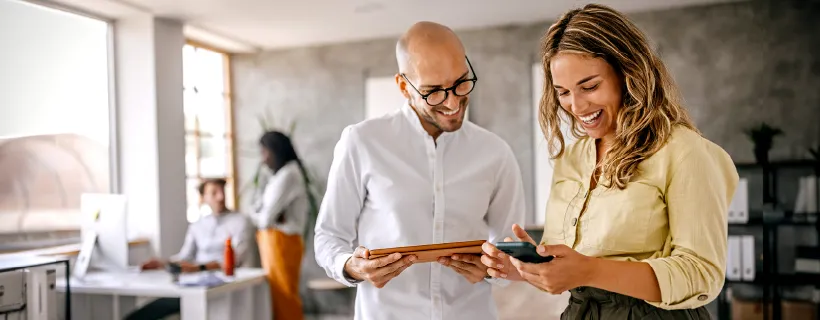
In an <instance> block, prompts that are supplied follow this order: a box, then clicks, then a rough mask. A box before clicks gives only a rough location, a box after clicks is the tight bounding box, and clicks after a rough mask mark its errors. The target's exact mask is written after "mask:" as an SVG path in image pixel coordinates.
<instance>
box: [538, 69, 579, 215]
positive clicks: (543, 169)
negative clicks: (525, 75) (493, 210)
mask: <svg viewBox="0 0 820 320" xmlns="http://www.w3.org/2000/svg"><path fill="white" fill-rule="evenodd" d="M532 83H533V87H532V101H533V106H532V112H533V113H532V114H533V117H532V119H533V121H534V123H533V126H532V135H533V139H532V141H533V143H534V145H533V150H535V180H534V181H535V189H534V190H535V205H534V207H535V213H534V214H535V220H534V221H535V223H536V224H538V225H543V224H544V218H545V214H546V211H547V200H549V197H550V187H551V186H552V169H553V162H554V161H553V160H551V159H550V158H549V149H548V145H547V140H546V138H544V134H543V133H542V132H541V125H540V124H539V123H538V105H539V103H540V102H541V92H542V91H543V88H542V87H543V86H544V70H543V69H542V68H541V64H540V63H536V64H534V65H533V66H532ZM561 132H562V133H563V134H564V139H566V140H565V141H564V142H565V143H564V145H569V144H571V143H574V142H575V138H574V137H572V135H571V134H570V133H569V122H564V123H562V125H561Z"/></svg>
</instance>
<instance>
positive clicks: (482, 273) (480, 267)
mask: <svg viewBox="0 0 820 320" xmlns="http://www.w3.org/2000/svg"><path fill="white" fill-rule="evenodd" d="M438 263H441V264H442V265H444V266H447V267H450V268H451V269H453V270H455V272H458V273H459V274H460V275H462V276H464V278H466V279H467V281H470V283H472V284H475V283H478V282H480V281H482V280H484V277H486V276H487V266H485V265H484V264H483V263H481V256H478V255H472V254H454V255H453V256H452V257H441V258H438Z"/></svg>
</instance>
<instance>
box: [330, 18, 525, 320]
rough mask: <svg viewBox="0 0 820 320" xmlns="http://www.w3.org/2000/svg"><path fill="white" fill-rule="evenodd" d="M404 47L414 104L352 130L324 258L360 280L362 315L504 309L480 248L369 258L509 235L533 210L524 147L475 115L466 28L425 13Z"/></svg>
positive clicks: (345, 141)
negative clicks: (429, 259) (522, 161)
mask: <svg viewBox="0 0 820 320" xmlns="http://www.w3.org/2000/svg"><path fill="white" fill-rule="evenodd" d="M396 53H397V60H398V64H399V72H400V73H399V74H397V75H396V82H397V84H398V86H399V89H400V90H401V92H402V93H403V94H404V96H405V97H406V98H407V103H406V104H405V105H403V106H396V107H397V108H398V109H399V110H397V111H395V112H393V113H391V114H388V115H386V116H383V117H380V118H375V119H370V120H366V121H364V122H361V123H358V124H355V125H352V126H349V127H347V128H346V129H345V130H344V132H343V133H342V136H341V139H340V140H339V142H338V144H337V145H336V149H335V152H334V156H333V163H332V165H331V168H330V174H329V177H328V185H327V192H326V194H325V197H324V200H323V203H322V205H321V209H320V212H319V218H318V220H317V224H316V237H315V242H314V245H315V251H316V260H317V262H318V263H319V266H321V267H323V268H324V269H325V270H326V272H327V274H328V275H329V276H330V277H332V278H334V279H336V280H337V281H339V282H341V283H343V284H346V285H348V286H358V290H357V293H356V305H355V318H356V319H368V320H371V319H372V320H389V319H436V320H440V319H473V320H479V319H497V312H496V308H495V303H494V302H493V298H492V294H491V284H490V283H491V282H494V281H499V282H503V281H504V280H500V279H487V271H486V270H487V268H486V267H485V266H483V264H482V263H481V262H480V257H479V256H477V255H453V256H449V257H441V258H440V259H439V261H438V263H414V257H413V256H405V257H401V255H399V254H394V255H391V256H387V257H382V258H375V259H372V260H371V259H369V258H368V257H369V254H370V253H369V249H377V248H385V247H396V246H406V245H420V244H429V243H443V242H455V241H466V240H488V241H491V242H497V241H502V239H504V237H506V236H512V230H511V229H510V226H512V225H513V224H516V223H518V224H521V223H522V222H523V220H524V210H525V208H524V198H523V184H522V182H521V173H520V171H519V168H518V163H517V161H516V159H515V157H514V155H513V153H512V150H511V149H510V147H509V146H508V145H507V144H506V143H505V142H504V141H503V140H502V139H501V138H499V137H498V136H496V135H495V134H493V133H490V132H489V131H487V130H485V129H482V128H480V127H478V126H477V125H475V124H473V123H470V122H469V121H465V120H464V114H465V112H466V108H467V102H468V95H469V93H470V92H471V91H472V89H473V86H474V84H475V82H476V81H477V76H476V75H475V72H474V71H473V70H472V66H471V65H470V63H469V60H468V59H467V58H466V55H465V51H464V47H463V46H462V44H461V41H460V40H459V39H458V37H457V36H456V35H455V33H453V32H452V30H450V29H449V28H447V27H444V26H441V25H438V24H435V23H429V22H421V23H418V24H416V25H414V26H413V27H412V28H410V30H408V31H407V33H406V34H405V35H404V36H403V37H402V39H401V40H400V41H399V43H398V45H397V49H396ZM488 89H491V88H488ZM399 107H400V108H399ZM499 107H502V106H499Z"/></svg>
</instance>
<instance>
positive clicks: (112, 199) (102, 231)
mask: <svg viewBox="0 0 820 320" xmlns="http://www.w3.org/2000/svg"><path fill="white" fill-rule="evenodd" d="M126 204H127V200H126V197H125V196H124V195H119V194H92V193H87V194H83V195H82V196H81V198H80V210H81V212H82V215H81V216H82V222H81V238H82V246H81V249H80V253H79V255H78V256H77V262H76V263H75V265H74V272H73V276H75V277H77V278H78V279H82V278H83V277H84V276H85V274H86V272H87V271H88V269H89V268H92V269H99V270H104V271H112V272H124V271H126V270H127V269H128V232H127V231H128V227H127V225H126V222H127V221H128V219H127V216H126V214H127V211H126V210H127V209H126Z"/></svg>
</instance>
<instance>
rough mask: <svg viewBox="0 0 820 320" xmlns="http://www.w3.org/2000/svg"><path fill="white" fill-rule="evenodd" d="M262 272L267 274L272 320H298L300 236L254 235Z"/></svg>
mask: <svg viewBox="0 0 820 320" xmlns="http://www.w3.org/2000/svg"><path fill="white" fill-rule="evenodd" d="M256 241H257V243H258V244H259V256H260V258H261V259H262V268H264V269H265V273H267V278H268V283H269V284H270V289H271V300H272V302H273V315H274V319H276V320H302V319H303V318H304V315H303V314H302V299H301V298H300V297H299V273H300V271H301V268H302V255H303V253H304V247H305V245H304V243H303V242H302V237H301V236H300V235H288V234H285V233H283V232H281V231H279V230H276V229H264V230H259V231H257V233H256Z"/></svg>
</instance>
